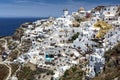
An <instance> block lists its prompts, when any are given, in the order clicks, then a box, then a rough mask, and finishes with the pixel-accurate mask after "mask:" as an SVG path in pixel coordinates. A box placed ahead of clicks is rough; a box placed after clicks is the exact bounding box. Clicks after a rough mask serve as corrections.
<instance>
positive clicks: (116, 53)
mask: <svg viewBox="0 0 120 80" xmlns="http://www.w3.org/2000/svg"><path fill="white" fill-rule="evenodd" d="M105 59H106V62H105V63H106V64H105V67H104V70H103V73H101V74H98V75H97V76H96V77H95V78H94V79H93V80H114V79H115V80H116V79H117V80H119V79H120V43H119V44H117V45H116V46H114V47H113V48H112V49H109V50H108V51H106V53H105Z"/></svg>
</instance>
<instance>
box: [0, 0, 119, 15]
mask: <svg viewBox="0 0 120 80" xmlns="http://www.w3.org/2000/svg"><path fill="white" fill-rule="evenodd" d="M115 4H120V0H0V17H48V16H55V17H58V16H61V15H62V10H63V9H65V8H67V9H68V10H70V12H71V11H77V10H78V9H79V7H81V6H82V7H85V9H86V10H89V9H91V8H93V7H96V6H98V5H115Z"/></svg>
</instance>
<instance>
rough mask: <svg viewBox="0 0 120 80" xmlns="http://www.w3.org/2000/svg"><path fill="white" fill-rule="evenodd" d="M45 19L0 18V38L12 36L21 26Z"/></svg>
mask: <svg viewBox="0 0 120 80" xmlns="http://www.w3.org/2000/svg"><path fill="white" fill-rule="evenodd" d="M38 19H43V18H0V36H10V35H12V34H13V33H14V32H15V30H16V29H17V28H19V27H20V25H21V24H23V23H25V22H33V21H36V20H38Z"/></svg>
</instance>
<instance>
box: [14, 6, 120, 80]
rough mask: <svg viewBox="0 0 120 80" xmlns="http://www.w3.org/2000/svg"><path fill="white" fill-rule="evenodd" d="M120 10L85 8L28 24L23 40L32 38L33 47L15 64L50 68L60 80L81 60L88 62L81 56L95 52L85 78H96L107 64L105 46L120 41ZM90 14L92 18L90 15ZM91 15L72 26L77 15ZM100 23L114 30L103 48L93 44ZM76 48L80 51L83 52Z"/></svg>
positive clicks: (107, 37) (117, 7)
mask: <svg viewBox="0 0 120 80" xmlns="http://www.w3.org/2000/svg"><path fill="white" fill-rule="evenodd" d="M119 7H120V6H104V7H98V8H97V9H93V10H92V11H85V10H84V8H80V9H79V10H78V12H73V13H72V15H70V14H69V11H68V10H67V9H65V10H64V15H63V16H62V17H60V18H56V19H55V18H52V17H51V18H50V19H44V20H38V21H36V22H34V23H33V24H27V27H24V30H25V33H24V36H22V38H21V39H23V38H24V39H30V40H31V41H32V47H31V48H30V50H29V51H28V52H27V53H25V54H24V55H21V56H20V57H19V58H18V59H16V60H14V61H15V62H20V63H25V62H31V63H33V64H37V66H38V67H41V68H46V69H51V70H53V71H54V73H55V74H54V75H53V77H54V79H55V80H57V79H59V77H60V76H62V75H63V74H64V72H65V71H66V70H67V69H69V68H70V67H72V66H73V65H77V64H81V63H80V60H81V59H87V57H85V56H84V57H83V56H82V55H81V53H83V54H85V53H86V52H88V51H90V50H92V53H91V54H89V55H88V56H89V57H88V60H89V64H88V65H87V66H86V69H87V71H86V73H87V74H86V76H89V77H94V76H95V75H96V74H98V73H99V72H100V71H101V70H102V68H103V66H104V64H105V59H104V57H103V56H104V52H105V51H106V46H108V47H107V48H110V46H114V45H115V44H117V43H118V41H119V40H120V32H119V31H120V28H119V27H120V15H116V12H117V11H118V9H119ZM91 14H92V16H90V15H91ZM88 15H89V16H90V19H89V20H87V21H84V22H81V23H80V25H79V27H73V26H72V21H73V20H75V16H79V17H80V18H84V17H87V16H88ZM99 20H104V21H105V22H108V23H109V24H112V26H113V29H112V30H111V31H109V32H108V33H107V34H106V35H105V37H104V38H105V39H104V40H103V43H102V44H103V46H102V47H97V46H98V43H96V42H94V41H92V39H94V38H95V35H96V33H97V32H98V30H99V29H96V28H94V24H95V22H97V21H99ZM116 27H118V28H116ZM76 33H79V36H78V38H76V39H75V40H74V41H73V42H71V43H70V42H68V40H69V39H70V38H71V37H72V36H73V35H74V34H76ZM77 49H80V50H81V52H79V51H78V50H77ZM88 69H89V70H88Z"/></svg>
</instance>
